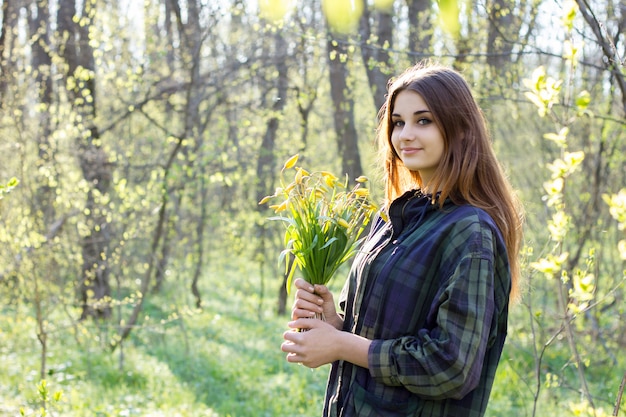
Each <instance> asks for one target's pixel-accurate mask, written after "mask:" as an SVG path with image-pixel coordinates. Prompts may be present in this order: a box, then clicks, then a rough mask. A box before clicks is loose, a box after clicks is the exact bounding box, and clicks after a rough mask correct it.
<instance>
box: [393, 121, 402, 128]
mask: <svg viewBox="0 0 626 417" xmlns="http://www.w3.org/2000/svg"><path fill="white" fill-rule="evenodd" d="M391 124H392V125H393V127H402V126H404V121H402V120H392V121H391Z"/></svg>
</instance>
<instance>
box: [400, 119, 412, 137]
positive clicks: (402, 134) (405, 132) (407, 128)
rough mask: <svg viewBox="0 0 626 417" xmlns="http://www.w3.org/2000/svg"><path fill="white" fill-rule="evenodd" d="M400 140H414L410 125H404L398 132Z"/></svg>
mask: <svg viewBox="0 0 626 417" xmlns="http://www.w3.org/2000/svg"><path fill="white" fill-rule="evenodd" d="M399 138H400V140H413V139H415V132H414V130H413V128H412V126H411V124H409V123H406V124H405V125H404V126H402V130H401V131H400V136H399Z"/></svg>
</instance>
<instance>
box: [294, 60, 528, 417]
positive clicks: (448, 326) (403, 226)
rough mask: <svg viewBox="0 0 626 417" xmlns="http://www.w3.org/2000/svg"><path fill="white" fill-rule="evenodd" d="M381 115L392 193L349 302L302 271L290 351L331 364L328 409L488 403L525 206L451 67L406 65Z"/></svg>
mask: <svg viewBox="0 0 626 417" xmlns="http://www.w3.org/2000/svg"><path fill="white" fill-rule="evenodd" d="M379 120H380V123H379V128H378V140H379V146H380V149H381V162H382V165H383V167H384V173H385V179H386V181H385V194H386V204H385V208H384V209H383V212H382V213H381V216H380V217H379V218H378V219H377V220H376V221H375V222H374V225H373V226H372V229H371V232H370V234H369V236H368V238H367V240H366V241H365V243H364V245H363V247H362V248H361V251H360V253H359V254H358V255H357V256H356V258H355V260H354V263H353V266H352V269H351V271H350V274H349V277H348V280H347V282H346V284H345V286H344V289H343V291H342V293H341V296H340V298H339V307H340V309H341V311H342V313H341V314H338V313H337V311H336V309H335V302H334V298H333V296H332V294H331V293H330V292H329V290H328V288H327V287H325V286H321V285H316V286H315V287H313V286H312V285H310V284H308V283H307V282H305V281H304V280H302V279H298V280H296V283H295V285H296V288H297V292H296V299H295V302H294V306H293V310H292V319H293V321H291V322H290V323H289V327H291V328H293V329H308V331H306V332H294V331H288V332H286V333H285V334H284V338H285V342H284V343H283V345H282V350H283V351H284V352H287V353H288V355H287V360H288V361H289V362H294V363H301V364H303V365H305V366H308V367H312V368H315V367H318V366H320V365H323V364H327V363H332V367H331V372H330V376H329V380H328V386H327V391H326V399H325V405H324V416H333V417H334V416H342V417H351V416H389V417H391V416H423V417H426V416H428V417H435V416H436V417H479V416H482V415H483V414H484V412H485V409H486V406H487V401H488V399H489V394H490V392H491V387H492V384H493V380H494V375H495V372H496V367H497V365H498V361H499V360H500V355H501V352H502V348H503V345H504V340H505V337H506V331H507V318H508V308H509V303H510V300H513V299H515V298H516V297H517V295H518V293H519V289H518V287H519V284H518V281H519V274H520V272H519V262H518V251H519V247H520V242H521V233H522V212H521V207H520V206H519V204H518V201H517V199H516V197H515V195H514V193H513V191H512V189H511V186H510V184H509V183H508V181H507V179H506V177H505V175H504V174H503V171H502V169H501V167H500V165H499V164H498V161H497V160H496V157H495V154H494V151H493V149H492V146H491V141H490V137H489V134H488V132H487V128H486V123H485V120H484V117H483V115H482V112H481V110H480V108H479V107H478V105H477V104H476V101H475V100H474V98H473V96H472V94H471V91H470V88H469V86H468V84H467V83H466V81H465V80H464V79H463V77H462V76H461V75H460V74H458V73H457V72H455V71H454V70H452V69H450V68H447V67H443V66H439V65H429V64H418V65H417V66H415V67H413V68H410V69H408V70H407V71H406V72H405V73H404V74H402V75H401V76H400V77H398V78H397V79H396V80H393V81H391V82H390V83H389V86H388V95H387V100H386V103H385V104H384V105H383V107H382V108H381V110H380V113H379ZM384 219H385V220H384ZM315 313H323V314H324V316H325V321H322V320H315V319H311V317H313V316H314V315H315Z"/></svg>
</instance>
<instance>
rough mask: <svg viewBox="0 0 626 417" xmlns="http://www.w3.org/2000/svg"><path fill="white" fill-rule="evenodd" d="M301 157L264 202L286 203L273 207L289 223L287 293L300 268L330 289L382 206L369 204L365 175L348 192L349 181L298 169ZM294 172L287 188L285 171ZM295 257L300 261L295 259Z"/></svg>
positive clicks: (288, 166)
mask: <svg viewBox="0 0 626 417" xmlns="http://www.w3.org/2000/svg"><path fill="white" fill-rule="evenodd" d="M297 161H298V155H294V156H292V157H291V158H289V160H287V162H286V163H285V165H284V166H283V168H282V170H281V184H280V185H281V187H279V188H278V189H277V190H276V192H275V193H274V194H273V195H271V196H267V197H265V198H263V199H262V200H261V201H260V202H259V204H266V203H267V202H269V201H271V200H274V199H280V200H279V201H281V202H280V203H279V204H274V205H270V208H272V209H274V211H275V212H276V213H281V215H280V216H277V217H270V220H280V221H283V222H284V223H285V225H286V228H287V230H286V231H285V247H286V249H285V250H284V251H282V252H281V254H280V260H281V261H282V260H284V261H285V265H286V268H285V273H287V292H289V290H290V288H291V284H292V281H293V276H294V273H295V270H296V268H299V269H300V270H301V271H302V275H303V278H304V279H305V280H306V281H308V282H310V283H311V284H324V285H326V284H327V283H328V282H329V281H330V279H331V278H332V277H333V275H334V273H335V272H336V271H337V269H338V268H339V267H340V266H341V264H343V263H344V262H346V261H347V260H348V259H350V258H351V257H352V256H353V255H354V254H355V253H356V251H357V249H358V247H359V245H360V243H361V242H362V240H363V239H362V238H361V235H362V233H363V231H364V230H365V229H366V227H367V224H368V223H369V221H370V219H371V217H372V214H373V213H374V212H375V211H376V206H375V205H374V204H372V203H371V202H370V201H369V190H368V189H367V188H365V187H364V186H363V184H364V183H366V182H367V178H365V177H359V178H357V179H356V185H355V186H354V187H353V188H352V189H348V178H347V177H346V179H345V180H344V181H339V179H338V178H337V177H336V176H334V175H333V174H331V173H329V172H327V171H317V172H313V173H309V172H308V171H306V170H305V169H303V168H300V167H295V165H296V163H297ZM292 168H293V169H294V170H295V174H294V177H293V181H292V182H291V183H290V184H288V185H285V181H284V177H283V176H284V173H285V171H286V170H289V169H292ZM289 254H291V255H293V258H294V262H292V263H291V262H290V261H289V256H288V255H289Z"/></svg>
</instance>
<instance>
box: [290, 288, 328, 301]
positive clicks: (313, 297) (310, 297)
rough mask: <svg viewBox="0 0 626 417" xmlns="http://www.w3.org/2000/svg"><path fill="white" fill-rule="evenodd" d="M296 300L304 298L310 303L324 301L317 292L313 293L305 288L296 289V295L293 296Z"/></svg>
mask: <svg viewBox="0 0 626 417" xmlns="http://www.w3.org/2000/svg"><path fill="white" fill-rule="evenodd" d="M295 299H296V301H297V300H306V301H308V302H310V303H314V304H322V303H323V302H324V300H323V299H322V297H320V296H319V295H317V294H314V293H312V292H309V291H307V290H303V289H299V290H298V291H296V297H295Z"/></svg>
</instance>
